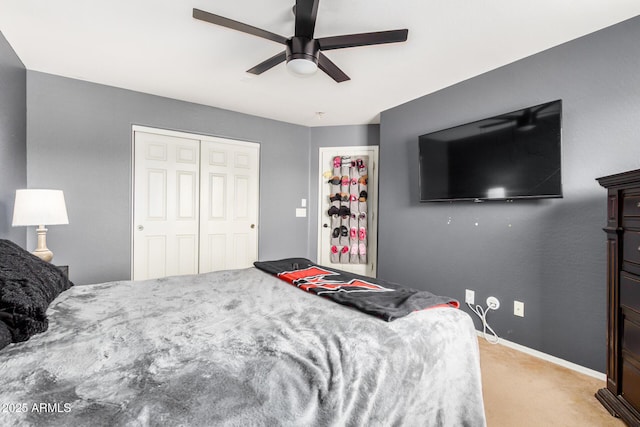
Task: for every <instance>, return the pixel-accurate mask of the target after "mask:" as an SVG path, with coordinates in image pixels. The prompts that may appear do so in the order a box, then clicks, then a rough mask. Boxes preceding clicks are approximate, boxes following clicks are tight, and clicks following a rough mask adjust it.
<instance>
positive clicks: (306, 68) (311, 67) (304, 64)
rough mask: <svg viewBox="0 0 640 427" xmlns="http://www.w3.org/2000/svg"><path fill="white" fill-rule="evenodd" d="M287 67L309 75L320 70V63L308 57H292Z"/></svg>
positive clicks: (296, 72)
mask: <svg viewBox="0 0 640 427" xmlns="http://www.w3.org/2000/svg"><path fill="white" fill-rule="evenodd" d="M287 69H288V70H289V71H291V72H292V73H294V74H298V75H302V76H309V75H311V74H314V73H315V72H316V71H318V64H316V63H315V62H313V61H310V60H308V59H301V58H296V59H291V60H289V62H287Z"/></svg>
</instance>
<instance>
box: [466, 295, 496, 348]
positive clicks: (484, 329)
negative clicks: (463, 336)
mask: <svg viewBox="0 0 640 427" xmlns="http://www.w3.org/2000/svg"><path fill="white" fill-rule="evenodd" d="M467 305H468V306H469V308H470V309H471V311H473V312H474V313H475V314H477V315H478V317H479V318H480V320H481V321H482V335H483V336H484V339H485V340H487V341H488V342H489V343H491V344H498V341H499V340H500V337H498V334H496V331H494V330H493V329H492V328H491V326H489V323H487V314H488V313H489V310H491V307H487V309H486V310H485V309H484V308H482V307H480V306H479V305H476V308H473V307H472V306H471V304H469V303H467ZM487 330H489V332H491V334H492V335H493V337H491V336H489V335H488V334H487Z"/></svg>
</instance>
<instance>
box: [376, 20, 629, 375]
mask: <svg viewBox="0 0 640 427" xmlns="http://www.w3.org/2000/svg"><path fill="white" fill-rule="evenodd" d="M638 40H640V18H634V19H632V20H629V21H626V22H623V23H621V24H618V25H616V26H614V27H610V28H607V29H604V30H602V31H600V32H597V33H594V34H592V35H589V36H586V37H583V38H581V39H577V40H574V41H572V42H569V43H566V44H564V45H561V46H558V47H556V48H553V49H550V50H548V51H545V52H542V53H540V54H537V55H534V56H531V57H528V58H525V59H523V60H520V61H518V62H515V63H513V64H510V65H508V66H505V67H502V68H499V69H497V70H494V71H491V72H488V73H486V74H483V75H481V76H478V77H475V78H473V79H470V80H467V81H465V82H462V83H460V84H456V85H455V86H452V87H449V88H446V89H443V90H441V91H439V92H437V93H434V94H431V95H427V96H425V97H422V98H419V99H416V100H414V101H411V102H409V103H406V104H404V105H401V106H398V107H396V108H393V109H390V110H388V111H385V112H383V113H382V115H381V125H380V126H381V128H380V129H381V136H380V156H381V159H380V214H379V227H380V228H379V229H380V231H379V233H380V234H379V248H378V265H379V275H380V277H382V278H385V279H393V280H395V281H398V282H400V283H405V284H408V285H413V286H416V287H420V288H424V289H430V290H432V291H434V292H436V293H441V294H446V295H450V296H453V297H455V298H458V299H459V300H461V301H464V290H465V288H468V289H473V290H475V292H476V302H481V303H482V304H483V305H485V304H486V303H485V300H486V298H487V297H488V296H490V295H494V296H496V297H498V298H499V299H500V300H501V303H502V307H501V308H500V310H498V311H497V312H493V311H492V312H491V313H490V314H489V315H488V319H489V323H490V325H491V326H492V327H493V328H494V329H495V330H496V331H497V332H498V334H499V335H500V336H501V337H503V338H505V339H507V340H510V341H514V342H517V343H520V344H522V345H525V346H527V347H531V348H534V349H538V350H540V351H543V352H545V353H548V354H552V355H554V356H557V357H560V358H562V359H565V360H569V361H572V362H574V363H577V364H580V365H582V366H586V367H589V368H592V369H595V370H599V371H601V372H604V367H605V348H606V341H605V336H606V331H605V328H606V320H605V312H606V293H605V289H606V284H605V257H606V255H605V236H604V233H603V232H602V227H603V226H604V225H605V194H606V193H605V190H604V189H602V188H601V187H599V186H598V184H597V183H596V181H595V178H597V177H600V176H604V175H608V174H613V173H617V172H623V171H626V170H631V169H637V168H639V167H640V140H639V134H640V132H639V129H640V43H638ZM555 99H562V100H563V134H562V135H563V141H562V144H563V145H562V149H563V153H562V155H563V165H562V167H563V170H562V174H563V186H564V198H563V199H553V200H538V201H514V202H513V203H505V202H492V203H483V204H474V203H468V202H456V203H427V204H419V203H418V161H417V159H418V150H417V138H418V136H419V135H421V134H424V133H427V132H431V131H435V130H439V129H443V128H447V127H450V126H454V125H458V124H462V123H465V122H469V121H473V120H477V119H482V118H485V117H489V116H492V115H495V114H499V113H505V112H508V111H513V110H516V109H519V108H523V107H527V106H531V105H536V104H540V103H543V102H546V101H551V100H555ZM449 218H451V223H450V224H448V220H449ZM476 222H478V226H476V225H475V223H476ZM509 224H511V227H509ZM516 299H517V300H520V301H523V302H524V303H525V315H526V317H525V318H519V317H514V316H513V301H514V300H516ZM463 308H464V309H465V310H467V311H469V310H468V309H467V308H466V307H463ZM469 312H470V311H469ZM473 317H474V318H475V320H476V326H477V327H478V328H479V329H481V326H480V323H479V322H478V320H477V317H476V316H475V315H474V316H473Z"/></svg>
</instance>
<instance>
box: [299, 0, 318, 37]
mask: <svg viewBox="0 0 640 427" xmlns="http://www.w3.org/2000/svg"><path fill="white" fill-rule="evenodd" d="M318 3H319V0H296V6H295V13H296V30H295V36H296V37H307V38H310V39H312V38H313V32H314V31H315V28H316V17H317V16H318Z"/></svg>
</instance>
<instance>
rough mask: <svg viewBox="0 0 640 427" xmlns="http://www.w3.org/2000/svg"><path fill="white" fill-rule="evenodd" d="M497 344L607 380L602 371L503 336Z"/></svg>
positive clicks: (480, 335) (480, 336) (480, 334)
mask: <svg viewBox="0 0 640 427" xmlns="http://www.w3.org/2000/svg"><path fill="white" fill-rule="evenodd" d="M476 332H477V333H478V337H479V338H482V339H484V336H483V334H482V332H481V331H476ZM498 344H501V345H503V346H505V347H509V348H512V349H514V350H518V351H521V352H523V353H526V354H530V355H531V356H535V357H537V358H539V359H542V360H546V361H547V362H551V363H555V364H556V365H560V366H563V367H565V368H568V369H571V370H572V371H576V372H579V373H581V374H584V375H588V376H590V377H593V378H596V379H599V380H602V381H606V380H607V376H606V375H605V374H603V373H602V372H598V371H594V370H593V369H589V368H587V367H584V366H581V365H578V364H576V363H573V362H569V361H568V360H564V359H560V358H559V357H555V356H551V355H550V354H547V353H543V352H541V351H538V350H534V349H532V348H529V347H525V346H523V345H520V344H516V343H514V342H511V341H508V340H505V339H504V338H500V340H499V341H498Z"/></svg>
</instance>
